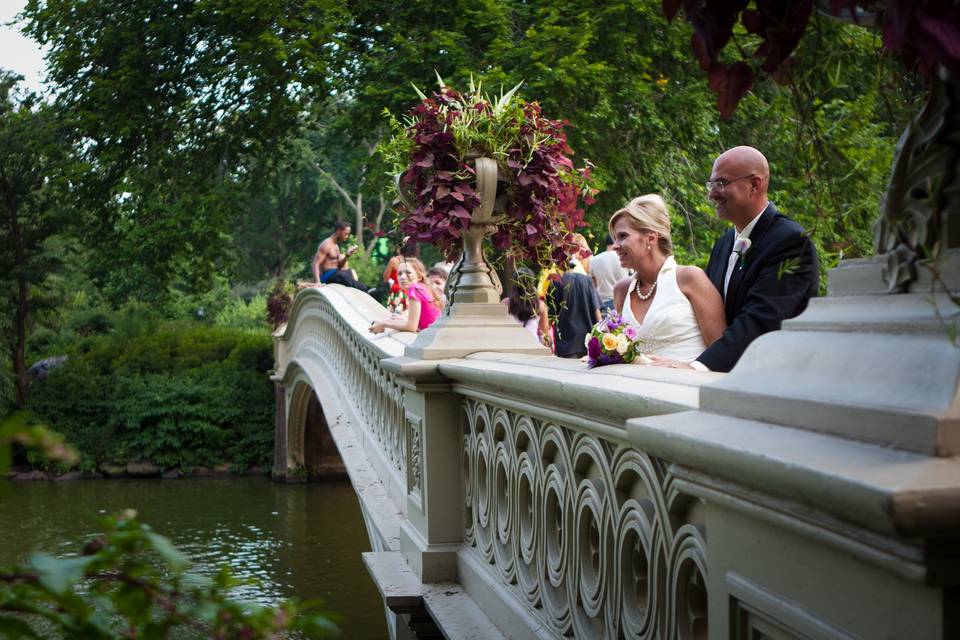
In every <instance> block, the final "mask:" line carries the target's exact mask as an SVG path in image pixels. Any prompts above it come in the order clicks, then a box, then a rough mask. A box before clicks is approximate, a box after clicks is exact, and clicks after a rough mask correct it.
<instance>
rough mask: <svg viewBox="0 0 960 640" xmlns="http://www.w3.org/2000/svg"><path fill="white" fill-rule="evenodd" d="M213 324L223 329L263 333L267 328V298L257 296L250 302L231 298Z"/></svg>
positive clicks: (218, 313)
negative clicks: (231, 328) (229, 328)
mask: <svg viewBox="0 0 960 640" xmlns="http://www.w3.org/2000/svg"><path fill="white" fill-rule="evenodd" d="M213 323H214V324H215V325H217V326H221V327H233V328H236V329H249V330H252V331H262V330H263V329H264V328H265V327H266V326H267V298H266V297H265V296H262V295H257V296H254V297H253V298H251V299H250V302H245V301H244V300H243V299H242V298H231V299H230V301H229V302H227V303H226V304H224V305H223V307H222V308H221V309H220V311H219V312H217V315H216V316H215V317H214V319H213Z"/></svg>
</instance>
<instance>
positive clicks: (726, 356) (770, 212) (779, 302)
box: [697, 203, 819, 371]
mask: <svg viewBox="0 0 960 640" xmlns="http://www.w3.org/2000/svg"><path fill="white" fill-rule="evenodd" d="M736 234H737V230H736V229H734V228H731V229H729V230H728V231H727V232H726V233H725V234H723V236H722V237H721V238H720V239H719V240H717V242H716V244H714V245H713V252H712V253H711V254H710V262H709V264H707V276H709V277H710V281H711V282H713V285H714V286H715V287H716V288H717V290H718V291H719V292H720V295H721V296H722V295H723V278H724V275H725V274H726V271H727V262H728V261H729V258H730V253H731V252H732V251H733V241H734V238H735V236H736ZM750 243H751V244H750V248H749V249H748V250H747V251H746V255H745V257H743V258H740V259H738V260H737V263H736V265H735V266H734V271H733V274H732V275H731V276H730V285H729V287H728V290H727V298H726V301H725V303H724V307H725V310H726V314H727V329H726V331H724V332H723V335H722V336H720V339H719V340H717V341H716V342H714V343H713V344H712V345H710V346H709V347H707V350H706V351H704V352H703V353H702V354H701V355H700V357H699V358H697V360H699V361H700V362H702V363H703V364H705V365H706V366H707V367H709V368H710V369H711V370H712V371H730V369H732V368H733V365H735V364H736V363H737V360H739V359H740V356H741V354H743V351H744V350H745V349H746V348H747V345H749V344H750V343H751V342H753V340H754V338H756V337H757V336H759V335H761V334H764V333H767V332H768V331H775V330H777V329H779V328H780V323H782V322H783V321H784V320H785V319H787V318H792V317H794V316H796V315H799V314H800V312H801V311H803V310H804V309H805V308H806V307H807V301H808V300H810V298H811V297H812V296H814V295H816V293H817V288H818V286H819V279H818V277H817V256H816V252H815V250H814V248H813V242H812V241H811V240H810V239H809V238H808V237H807V236H806V235H805V233H804V231H803V227H801V226H800V225H798V224H797V223H796V222H794V221H793V220H791V219H789V218H787V217H786V216H784V215H782V214H781V213H780V212H778V211H777V209H776V207H774V206H773V204H772V203H768V204H767V208H766V209H764V210H763V213H762V214H761V215H760V219H759V220H757V224H756V225H755V226H754V227H753V231H751V232H750Z"/></svg>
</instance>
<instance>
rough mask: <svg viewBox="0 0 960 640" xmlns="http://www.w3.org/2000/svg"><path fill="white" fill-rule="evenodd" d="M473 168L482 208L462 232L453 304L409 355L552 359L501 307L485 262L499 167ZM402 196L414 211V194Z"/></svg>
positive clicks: (480, 163)
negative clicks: (491, 353) (490, 353)
mask: <svg viewBox="0 0 960 640" xmlns="http://www.w3.org/2000/svg"><path fill="white" fill-rule="evenodd" d="M473 162H474V166H475V167H476V175H477V184H476V191H477V193H478V194H479V195H480V206H479V207H477V208H476V209H474V210H473V211H472V212H471V218H470V227H469V228H468V229H467V230H466V231H464V232H463V253H462V254H461V258H460V260H459V261H458V262H457V264H456V265H455V266H454V268H453V270H452V271H451V273H450V278H449V280H448V281H447V299H448V301H449V304H448V306H447V308H446V310H445V312H444V314H443V315H442V316H441V317H440V318H439V319H438V320H437V321H436V322H435V323H434V324H433V325H431V326H430V327H428V328H427V329H424V330H423V331H421V332H420V333H419V335H418V336H417V339H416V340H415V341H414V342H413V343H412V344H410V345H409V346H408V347H407V348H406V351H405V352H404V355H405V356H406V357H408V358H417V359H420V360H440V359H444V358H461V357H463V356H465V355H467V354H470V353H475V352H478V351H497V352H500V353H524V354H530V355H550V350H549V349H547V348H546V347H544V346H543V345H541V344H540V343H539V342H538V341H537V339H536V337H535V336H534V335H533V334H531V333H530V332H529V331H527V330H526V329H524V328H523V326H522V325H520V323H518V322H517V321H516V320H515V319H514V318H513V317H512V316H510V314H509V313H508V312H507V307H506V305H504V304H503V303H502V302H501V301H500V300H501V296H502V294H503V288H502V287H501V285H500V281H499V279H498V278H497V273H496V271H495V270H494V269H493V267H492V266H491V265H490V263H489V262H487V259H486V256H485V238H486V237H487V236H488V235H489V234H490V233H491V232H492V231H493V228H494V222H493V220H494V218H493V213H494V209H495V208H496V202H497V162H496V160H493V159H492V158H486V157H479V158H475V159H474V161H473ZM398 187H401V185H399V184H398ZM397 191H398V193H400V197H401V198H402V199H403V200H404V203H405V204H406V205H407V206H408V207H410V208H411V209H413V208H415V205H414V204H413V202H412V201H411V199H410V194H409V193H407V192H406V191H405V190H404V189H403V188H398V189H397Z"/></svg>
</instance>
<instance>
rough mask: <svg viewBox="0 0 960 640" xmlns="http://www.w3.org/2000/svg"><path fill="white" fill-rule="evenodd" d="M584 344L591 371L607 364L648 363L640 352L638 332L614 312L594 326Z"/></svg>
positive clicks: (647, 359) (640, 342) (648, 360)
mask: <svg viewBox="0 0 960 640" xmlns="http://www.w3.org/2000/svg"><path fill="white" fill-rule="evenodd" d="M584 343H585V345H586V347H587V363H588V364H589V367H590V368H591V369H592V368H594V367H601V366H603V365H607V364H630V363H632V362H638V363H641V364H645V363H647V362H650V359H649V358H647V357H646V356H645V355H643V354H642V353H641V352H640V349H641V347H642V346H643V341H642V340H640V334H639V331H637V328H636V327H635V326H633V325H632V324H630V323H629V322H624V321H623V318H621V317H620V315H619V314H618V313H617V312H616V311H611V312H610V314H609V315H608V316H607V317H606V318H604V319H603V320H601V321H600V322H598V323H597V324H595V325H594V326H593V329H591V330H590V333H588V334H587V337H586V339H585V340H584Z"/></svg>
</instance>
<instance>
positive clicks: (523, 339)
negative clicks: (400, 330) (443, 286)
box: [404, 302, 550, 360]
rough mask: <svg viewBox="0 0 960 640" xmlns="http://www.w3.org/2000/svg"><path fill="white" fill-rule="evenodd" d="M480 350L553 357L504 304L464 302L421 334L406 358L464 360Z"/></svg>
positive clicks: (411, 346) (408, 350)
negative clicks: (508, 311) (464, 357)
mask: <svg viewBox="0 0 960 640" xmlns="http://www.w3.org/2000/svg"><path fill="white" fill-rule="evenodd" d="M478 351H496V352H498V353H522V354H528V355H532V356H546V355H550V350H549V349H547V348H546V347H544V346H543V345H541V344H540V343H539V341H537V338H536V336H534V335H533V334H532V333H530V332H529V331H527V330H526V329H524V328H523V326H521V325H520V324H519V323H518V322H517V321H516V319H514V318H513V316H511V315H510V314H509V313H507V307H506V305H504V304H502V303H500V302H494V303H482V302H460V303H457V304H456V305H455V306H454V307H453V308H451V309H450V313H449V315H445V316H443V317H442V318H440V319H439V320H437V322H436V323H434V325H433V326H431V327H429V328H427V329H425V330H424V331H421V332H420V333H419V334H418V335H417V339H416V340H415V341H414V342H413V344H411V345H410V346H408V347H407V349H406V351H405V352H404V355H405V356H406V357H408V358H415V359H419V360H442V359H446V358H462V357H463V356H465V355H469V354H471V353H475V352H478Z"/></svg>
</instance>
